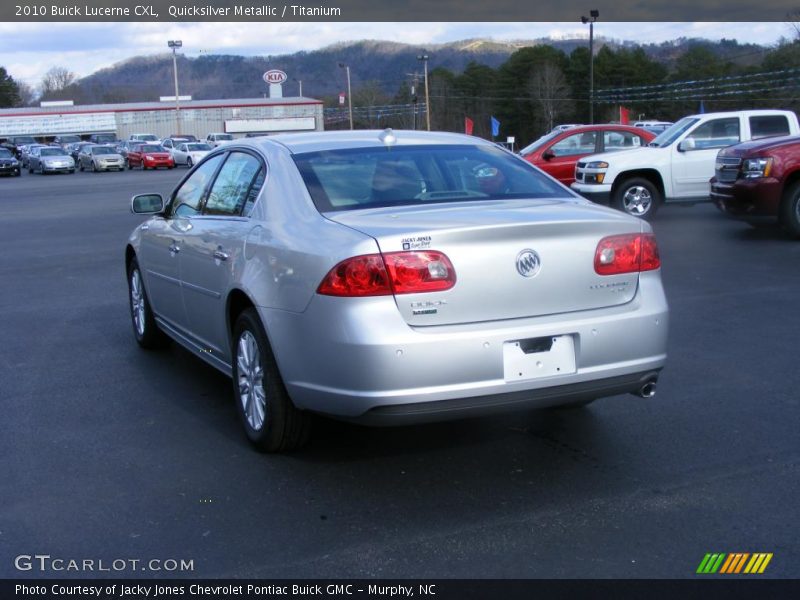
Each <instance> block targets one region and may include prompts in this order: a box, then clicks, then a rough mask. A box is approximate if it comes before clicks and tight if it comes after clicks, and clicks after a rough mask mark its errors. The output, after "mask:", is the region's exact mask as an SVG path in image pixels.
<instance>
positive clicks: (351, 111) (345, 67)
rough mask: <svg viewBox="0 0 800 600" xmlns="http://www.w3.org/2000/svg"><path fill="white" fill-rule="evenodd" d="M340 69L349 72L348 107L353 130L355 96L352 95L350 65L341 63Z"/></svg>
mask: <svg viewBox="0 0 800 600" xmlns="http://www.w3.org/2000/svg"><path fill="white" fill-rule="evenodd" d="M339 68H341V69H344V70H345V71H347V107H348V112H349V113H350V129H351V130H352V129H353V95H352V94H351V93H350V65H346V64H344V63H339Z"/></svg>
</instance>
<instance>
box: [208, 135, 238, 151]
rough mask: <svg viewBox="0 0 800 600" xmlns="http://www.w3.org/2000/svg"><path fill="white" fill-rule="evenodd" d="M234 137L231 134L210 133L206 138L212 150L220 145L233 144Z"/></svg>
mask: <svg viewBox="0 0 800 600" xmlns="http://www.w3.org/2000/svg"><path fill="white" fill-rule="evenodd" d="M232 141H233V136H232V135H231V134H230V133H209V134H208V135H207V136H206V144H208V145H209V146H211V147H212V148H216V147H217V146H219V145H220V144H224V143H226V142H232Z"/></svg>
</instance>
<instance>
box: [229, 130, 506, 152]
mask: <svg viewBox="0 0 800 600" xmlns="http://www.w3.org/2000/svg"><path fill="white" fill-rule="evenodd" d="M386 133H391V134H393V135H394V137H395V140H396V141H395V144H394V145H397V146H414V145H445V144H458V145H465V144H466V145H470V146H474V145H481V146H492V147H493V146H494V144H492V143H491V142H489V141H486V140H483V139H481V138H478V137H473V136H470V135H465V134H463V133H447V132H438V131H437V132H432V131H430V132H429V131H410V130H394V131H393V130H383V129H358V130H354V131H350V130H347V131H316V132H308V133H286V134H278V135H271V136H267V137H255V138H248V139H247V141H244V140H241V141H240V140H237V142H239V143H244V144H245V145H248V146H255V147H259V146H261V147H265V146H268V145H271V144H276V143H277V144H280V145H282V146H284V147H286V148H287V149H288V150H289V151H290V152H292V153H293V154H298V153H303V152H320V151H324V150H339V149H345V148H369V147H376V148H378V147H381V146H384V145H385V144H384V142H383V140H382V139H381V138H382V137H385V136H384V134H386Z"/></svg>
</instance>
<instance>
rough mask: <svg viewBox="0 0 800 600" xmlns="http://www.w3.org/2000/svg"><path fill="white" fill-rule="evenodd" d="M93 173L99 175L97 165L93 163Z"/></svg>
mask: <svg viewBox="0 0 800 600" xmlns="http://www.w3.org/2000/svg"><path fill="white" fill-rule="evenodd" d="M92 173H97V165H96V164H94V161H92Z"/></svg>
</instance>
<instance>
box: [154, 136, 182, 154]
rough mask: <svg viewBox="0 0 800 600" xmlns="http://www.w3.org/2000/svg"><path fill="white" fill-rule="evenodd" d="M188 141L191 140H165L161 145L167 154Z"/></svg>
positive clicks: (178, 138)
mask: <svg viewBox="0 0 800 600" xmlns="http://www.w3.org/2000/svg"><path fill="white" fill-rule="evenodd" d="M188 141H189V140H188V139H187V138H184V137H174V138H164V139H163V140H161V142H159V143H160V144H161V146H162V147H163V148H164V150H166V151H167V152H172V150H173V148H175V146H177V145H178V144H182V143H183V142H188Z"/></svg>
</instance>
